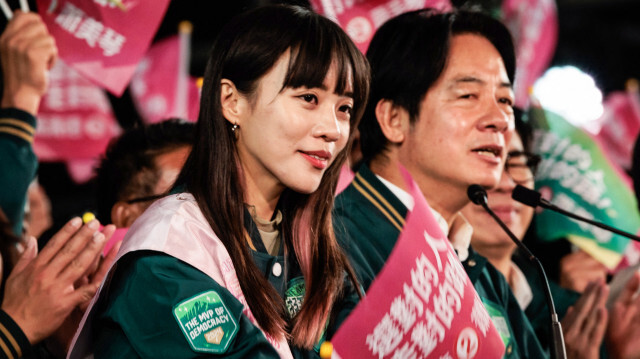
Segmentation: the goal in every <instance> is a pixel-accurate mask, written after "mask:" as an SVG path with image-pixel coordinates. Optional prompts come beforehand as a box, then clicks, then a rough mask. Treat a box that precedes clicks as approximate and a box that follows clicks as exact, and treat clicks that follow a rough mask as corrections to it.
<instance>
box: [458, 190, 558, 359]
mask: <svg viewBox="0 0 640 359" xmlns="http://www.w3.org/2000/svg"><path fill="white" fill-rule="evenodd" d="M514 193H515V192H514ZM536 193H537V192H536ZM467 196H468V197H469V199H470V200H471V202H473V203H474V204H477V205H480V206H482V208H484V210H485V211H487V213H489V215H490V216H491V217H493V219H494V220H495V221H496V222H497V223H498V224H499V225H500V227H501V228H502V230H503V231H504V232H505V233H506V234H507V235H508V236H509V238H511V240H512V241H513V242H514V243H515V244H516V246H518V248H520V250H522V251H523V252H524V253H525V254H526V256H527V257H528V258H529V260H530V261H531V262H532V263H533V264H534V265H535V267H536V268H537V269H538V272H539V274H540V277H542V282H543V283H544V285H545V291H544V294H545V296H546V298H547V306H548V307H549V314H551V339H552V354H553V358H555V359H566V358H567V352H566V350H565V346H564V337H563V335H562V326H561V325H560V322H559V321H558V314H557V313H556V307H555V305H554V304H553V297H551V289H550V288H549V281H548V280H547V274H546V273H545V271H544V268H543V267H542V263H540V261H539V260H538V258H536V256H534V255H533V253H531V251H530V250H529V248H527V246H525V245H524V244H523V243H522V242H521V241H520V240H519V239H518V238H517V237H516V236H515V234H513V232H511V230H510V229H509V227H507V225H506V224H504V222H502V220H501V219H500V217H498V216H497V215H496V214H495V212H493V210H491V208H489V204H488V200H487V191H486V190H485V189H484V188H482V186H480V185H477V184H472V185H471V186H469V187H468V188H467ZM538 196H540V194H539V193H538Z"/></svg>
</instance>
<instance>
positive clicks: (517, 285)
mask: <svg viewBox="0 0 640 359" xmlns="http://www.w3.org/2000/svg"><path fill="white" fill-rule="evenodd" d="M509 277H510V278H509V285H510V286H511V291H512V292H513V295H514V296H515V297H516V300H517V301H518V305H520V309H522V310H525V309H526V308H527V307H528V306H529V304H531V301H532V300H533V291H531V286H530V285H529V281H527V277H525V275H524V273H522V271H521V270H520V268H518V266H517V265H516V264H515V263H513V262H511V273H510V275H509Z"/></svg>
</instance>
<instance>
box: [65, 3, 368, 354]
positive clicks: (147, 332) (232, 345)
mask: <svg viewBox="0 0 640 359" xmlns="http://www.w3.org/2000/svg"><path fill="white" fill-rule="evenodd" d="M368 76H369V75H368V65H367V62H366V60H365V58H364V56H363V55H362V54H361V53H360V52H359V51H358V50H357V48H356V47H355V46H354V45H353V43H352V42H351V41H350V40H349V38H348V37H347V35H346V34H345V33H344V32H343V31H342V30H341V29H340V28H339V27H338V26H337V25H336V24H334V23H333V22H331V21H330V20H328V19H325V18H323V17H321V16H319V15H317V14H314V13H313V12H311V11H309V10H305V9H302V8H298V7H287V6H269V7H263V8H258V9H255V10H253V11H250V12H248V13H245V14H243V15H241V16H240V17H238V18H236V19H234V20H232V21H231V22H230V23H229V24H227V25H226V27H225V28H224V29H223V31H222V33H221V34H220V35H219V36H218V39H217V41H216V43H215V45H214V47H213V49H212V52H211V56H210V59H209V63H208V65H207V70H206V73H205V83H204V87H203V93H202V103H201V109H200V117H199V120H198V125H197V131H196V132H197V139H196V143H195V145H194V148H193V151H192V152H191V155H190V156H189V158H188V160H187V162H186V164H185V166H184V168H183V170H182V172H181V174H180V176H179V177H178V180H177V182H176V183H177V187H176V188H177V190H176V191H177V192H182V193H178V194H175V195H171V196H168V197H166V198H164V199H162V200H160V201H158V202H156V203H155V204H154V205H152V206H151V207H150V208H149V209H148V210H147V211H146V212H145V213H144V214H143V215H142V216H141V217H140V218H139V219H138V220H137V221H136V223H135V224H134V225H133V226H132V227H131V229H130V231H129V233H128V234H127V237H126V238H125V240H124V243H123V249H121V251H120V254H119V255H120V259H119V260H118V262H117V263H116V267H115V269H114V270H112V277H111V278H110V280H109V281H107V282H106V283H105V284H104V286H103V288H102V291H101V294H100V296H99V299H98V300H97V303H96V305H95V306H94V308H93V310H92V314H91V316H90V317H89V318H88V319H87V324H86V325H85V328H84V329H83V330H82V333H81V334H80V339H78V343H76V346H75V348H74V350H73V352H72V354H71V356H72V357H76V356H78V357H79V356H83V355H84V354H85V353H87V352H93V353H94V354H95V357H97V358H100V357H130V356H131V357H153V358H156V357H163V358H168V357H176V358H188V357H196V356H202V355H209V354H215V355H220V356H225V357H238V358H240V357H242V358H244V357H251V358H255V357H277V356H281V357H292V355H293V356H297V355H299V354H301V355H304V356H307V355H309V354H312V355H313V351H312V349H313V348H314V346H316V347H317V344H319V342H320V341H321V340H322V338H323V337H324V336H325V335H327V332H330V331H331V330H332V329H333V328H335V323H336V322H337V321H339V319H340V317H342V316H344V312H345V311H346V310H348V308H349V307H351V306H353V304H354V303H355V301H356V300H357V296H356V300H354V298H353V295H354V293H355V292H354V291H353V290H352V289H351V290H347V289H345V288H354V286H353V284H352V283H353V281H354V276H353V273H352V270H351V269H350V267H349V265H348V262H347V260H346V258H345V256H344V255H343V254H342V252H341V251H340V249H339V247H338V245H337V243H336V240H335V238H334V234H333V231H332V225H331V208H332V204H333V194H334V188H335V186H336V182H337V179H338V175H339V172H340V167H341V165H342V164H343V162H344V161H345V159H346V157H347V154H348V151H347V149H348V147H349V145H350V134H351V132H352V131H353V130H354V129H355V127H356V124H357V122H358V120H359V119H360V116H361V114H362V110H363V108H364V105H365V101H366V99H367V95H368V94H367V92H368V83H369V77H368ZM91 328H92V329H91ZM85 335H86V336H85Z"/></svg>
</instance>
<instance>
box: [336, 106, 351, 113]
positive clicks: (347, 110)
mask: <svg viewBox="0 0 640 359" xmlns="http://www.w3.org/2000/svg"><path fill="white" fill-rule="evenodd" d="M338 110H339V111H340V112H344V113H346V114H347V115H351V113H352V112H353V107H351V105H344V106H340V108H339V109H338Z"/></svg>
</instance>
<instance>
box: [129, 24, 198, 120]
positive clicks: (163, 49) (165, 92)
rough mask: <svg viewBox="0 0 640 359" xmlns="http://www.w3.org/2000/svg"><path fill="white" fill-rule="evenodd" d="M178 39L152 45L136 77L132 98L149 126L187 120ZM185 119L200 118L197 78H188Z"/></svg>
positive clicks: (141, 62)
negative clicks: (182, 103) (181, 103)
mask: <svg viewBox="0 0 640 359" xmlns="http://www.w3.org/2000/svg"><path fill="white" fill-rule="evenodd" d="M179 49H180V43H179V39H178V37H177V36H175V37H171V38H168V39H165V40H163V41H161V42H158V43H157V44H154V45H153V46H151V48H150V49H149V51H148V52H147V54H146V55H145V56H144V58H143V59H142V61H140V64H139V65H138V68H137V69H136V72H135V74H134V75H133V78H132V79H131V95H132V97H133V100H134V103H135V104H136V107H137V109H138V112H139V113H140V115H141V116H142V118H143V119H144V121H145V122H147V123H156V122H159V121H162V120H165V119H167V118H169V117H180V118H184V117H185V115H184V114H182V113H180V112H181V111H180V110H179V108H180V106H179V104H178V102H177V101H178V100H177V99H178V94H177V91H178V86H177V85H176V84H177V82H178V81H179V68H178V65H179V53H180V51H179ZM186 100H187V101H186V102H187V103H186V106H185V107H186V108H187V112H188V114H187V116H186V118H184V119H185V120H191V121H195V120H197V119H198V110H199V109H200V91H199V90H198V87H197V86H196V80H195V79H194V78H189V79H188V85H187V97H186Z"/></svg>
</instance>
